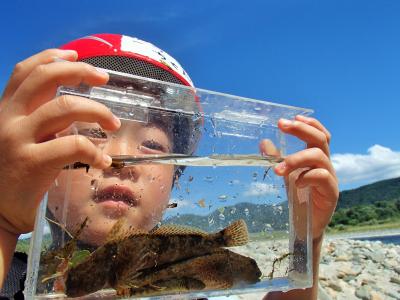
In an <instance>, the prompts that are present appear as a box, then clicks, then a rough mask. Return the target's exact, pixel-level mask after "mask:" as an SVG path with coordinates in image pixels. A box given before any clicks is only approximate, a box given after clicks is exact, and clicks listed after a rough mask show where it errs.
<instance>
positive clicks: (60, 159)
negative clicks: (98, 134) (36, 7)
mask: <svg viewBox="0 0 400 300" xmlns="http://www.w3.org/2000/svg"><path fill="white" fill-rule="evenodd" d="M55 57H58V58H62V59H64V60H69V61H71V62H54V58H55ZM76 58H77V54H76V52H75V51H64V50H58V49H52V50H46V51H44V52H41V53H39V54H37V55H34V56H32V57H30V58H28V59H26V60H24V61H22V62H20V63H18V64H17V65H16V66H15V69H14V71H13V73H12V76H11V78H10V80H9V82H8V85H7V87H6V88H5V90H4V93H3V96H2V99H1V102H0V153H1V156H0V229H3V230H6V231H8V232H10V233H12V234H16V235H18V234H20V233H25V232H29V231H31V230H32V229H33V225H34V219H35V215H36V210H37V207H38V205H39V203H40V200H41V199H42V197H43V196H44V194H45V193H46V191H47V190H48V188H49V187H50V185H51V184H52V183H53V182H54V180H55V178H56V177H57V175H58V174H59V172H60V171H61V170H62V168H63V167H64V166H66V165H68V164H70V163H73V162H75V161H80V162H83V163H87V164H90V165H91V166H93V167H97V168H106V167H108V166H109V165H110V164H111V158H110V157H108V156H105V155H103V153H102V151H101V150H100V149H98V148H96V146H94V144H92V143H91V142H90V141H89V140H88V139H86V138H85V137H83V136H79V135H71V136H64V137H59V138H55V135H56V134H57V133H58V132H60V131H62V130H63V129H65V128H67V127H68V126H69V125H71V124H72V123H73V122H74V121H83V122H93V123H96V122H97V123H99V124H100V125H101V126H102V127H103V128H104V129H107V130H116V129H118V127H119V126H120V123H119V120H118V119H116V118H115V117H114V116H113V114H112V113H111V111H110V110H109V109H108V108H106V107H105V106H104V105H102V104H99V103H97V102H95V101H91V100H88V99H86V98H81V97H75V96H62V97H57V98H54V96H55V93H56V90H57V87H58V86H60V85H69V86H73V85H79V84H80V83H81V82H84V83H86V84H88V85H102V84H105V83H106V82H107V80H108V75H107V74H105V73H101V72H99V71H97V70H96V69H95V68H94V67H92V66H90V65H88V64H84V63H79V62H73V61H75V60H76Z"/></svg>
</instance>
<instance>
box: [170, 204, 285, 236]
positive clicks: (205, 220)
mask: <svg viewBox="0 0 400 300" xmlns="http://www.w3.org/2000/svg"><path fill="white" fill-rule="evenodd" d="M238 219H244V220H245V221H246V223H247V227H248V230H249V232H261V231H269V230H287V229H288V225H287V223H288V221H289V208H288V204H287V201H285V202H282V203H281V204H277V205H266V204H252V203H248V202H242V203H238V204H236V205H232V206H226V207H225V208H224V210H223V211H222V212H221V211H220V210H215V211H213V212H212V213H210V214H209V215H207V216H199V215H193V214H184V215H180V216H173V217H170V218H168V219H167V220H165V222H164V223H167V224H168V223H173V224H181V225H185V226H190V227H196V228H200V229H203V230H205V231H217V230H220V229H222V228H224V227H226V226H228V225H229V224H230V223H232V222H233V221H235V220H238Z"/></svg>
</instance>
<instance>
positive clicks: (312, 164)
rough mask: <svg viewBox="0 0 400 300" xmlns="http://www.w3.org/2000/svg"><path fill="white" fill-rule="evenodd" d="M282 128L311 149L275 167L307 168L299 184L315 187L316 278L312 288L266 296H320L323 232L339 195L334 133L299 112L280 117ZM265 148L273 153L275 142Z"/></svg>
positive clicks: (281, 171) (285, 170) (282, 170)
mask: <svg viewBox="0 0 400 300" xmlns="http://www.w3.org/2000/svg"><path fill="white" fill-rule="evenodd" d="M278 126H279V128H280V129H281V130H282V131H283V132H285V133H288V134H291V135H294V136H296V137H298V138H300V139H301V140H303V141H305V142H306V143H307V149H305V150H303V151H299V152H297V153H294V154H292V155H288V156H287V157H286V158H285V160H284V161H283V162H282V163H280V164H279V165H277V166H276V167H275V173H276V174H277V175H281V176H289V174H290V173H291V172H292V171H294V170H297V169H303V168H305V171H303V172H302V173H301V174H300V176H299V177H298V179H297V180H296V182H295V184H296V186H297V187H298V188H303V187H306V186H308V187H310V188H311V201H312V212H313V228H312V234H313V279H314V284H313V286H312V288H310V289H305V290H292V291H289V292H287V293H283V292H273V293H269V294H268V295H267V296H266V297H265V300H273V299H280V300H282V299H299V300H301V299H307V300H311V299H315V300H316V299H317V292H318V267H319V259H320V252H321V245H322V240H323V233H324V230H325V228H326V226H327V225H328V224H329V222H330V219H331V217H332V214H333V212H334V210H335V207H336V203H337V200H338V198H339V189H338V181H337V178H336V174H335V170H334V168H333V166H332V163H331V161H330V158H329V154H330V153H329V142H330V137H331V136H330V133H329V132H328V131H327V130H326V128H325V127H324V126H323V125H322V124H321V123H320V122H319V121H318V120H316V119H313V118H307V117H303V116H297V117H296V120H295V121H288V120H280V121H279V123H278ZM260 147H261V151H262V152H265V153H267V154H268V153H269V154H273V153H271V152H274V149H273V148H274V147H273V145H271V144H269V143H264V144H261V146H260Z"/></svg>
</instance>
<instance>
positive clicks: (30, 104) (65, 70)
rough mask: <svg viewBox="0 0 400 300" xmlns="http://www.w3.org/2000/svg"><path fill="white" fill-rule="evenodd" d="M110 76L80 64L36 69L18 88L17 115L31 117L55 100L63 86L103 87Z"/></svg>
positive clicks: (16, 99) (15, 97)
mask: <svg viewBox="0 0 400 300" xmlns="http://www.w3.org/2000/svg"><path fill="white" fill-rule="evenodd" d="M107 81H108V74H107V73H103V72H100V71H98V70H97V69H96V68H94V67H93V66H91V65H89V64H86V63H80V62H73V63H71V62H55V63H51V64H47V65H40V66H38V67H36V68H35V69H34V70H33V71H32V72H31V73H30V74H29V75H28V77H27V78H26V80H25V81H24V82H23V83H22V84H21V85H20V86H19V87H18V89H17V90H16V92H15V94H14V96H13V99H15V101H16V105H18V107H17V108H16V110H17V113H20V114H24V115H29V114H30V113H31V112H32V111H34V110H35V109H36V108H37V107H39V106H40V105H42V104H43V103H45V102H47V101H49V100H50V99H52V98H54V95H55V94H56V91H57V88H58V87H59V86H61V85H67V86H75V85H79V84H80V83H86V84H88V85H102V84H105V83H106V82H107Z"/></svg>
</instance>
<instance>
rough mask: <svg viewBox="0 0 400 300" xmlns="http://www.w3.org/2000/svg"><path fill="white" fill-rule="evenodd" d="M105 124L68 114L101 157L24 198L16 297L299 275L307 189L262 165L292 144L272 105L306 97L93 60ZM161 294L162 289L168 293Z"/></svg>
mask: <svg viewBox="0 0 400 300" xmlns="http://www.w3.org/2000/svg"><path fill="white" fill-rule="evenodd" d="M107 72H109V73H110V81H109V83H108V84H107V85H106V86H102V87H88V86H83V85H82V86H79V87H72V88H71V87H60V88H59V91H58V94H60V95H62V94H71V95H79V96H83V97H87V98H90V99H93V100H96V101H99V102H101V103H103V104H105V105H106V106H107V107H109V108H110V109H111V110H112V111H113V113H114V114H115V115H117V116H118V117H119V118H120V119H121V121H122V126H121V128H120V130H118V131H117V132H112V133H111V132H107V131H104V130H103V129H101V127H100V126H99V125H98V124H91V123H81V122H80V123H78V122H76V123H74V124H73V125H72V126H70V127H69V128H67V129H66V130H64V131H63V132H60V133H59V135H60V136H62V135H70V134H81V135H85V136H86V137H87V138H89V139H90V140H91V141H92V142H93V143H94V144H96V145H97V146H98V147H101V148H102V149H103V151H104V152H106V153H108V154H110V155H111V156H112V157H113V165H112V167H110V168H108V169H106V170H98V169H94V168H92V167H90V166H86V165H83V164H80V163H79V162H77V163H75V164H74V165H71V166H66V168H65V169H64V170H63V171H62V172H61V173H60V175H59V177H58V178H57V180H56V181H55V182H54V184H53V186H52V187H51V189H50V190H49V191H48V193H47V195H46V197H45V199H44V200H43V201H42V204H41V206H40V208H39V210H38V216H37V220H36V225H35V231H34V233H33V235H32V241H31V249H30V255H29V264H28V274H27V282H26V290H25V295H26V296H27V297H28V298H36V299H45V298H51V299H53V298H66V297H83V298H84V299H91V298H103V297H104V298H111V299H112V298H120V297H122V298H136V297H139V298H146V297H157V298H163V297H171V295H177V294H179V295H180V296H179V297H181V298H183V299H186V298H188V299H189V298H201V297H212V296H221V295H232V294H236V295H239V294H247V293H252V294H254V293H260V297H261V295H264V294H266V293H267V292H268V291H272V290H290V289H293V288H306V287H310V286H311V285H312V264H311V262H312V259H311V257H312V253H311V251H312V248H311V235H310V230H311V215H310V206H309V193H308V190H307V189H301V190H297V189H296V188H295V186H294V179H295V178H296V176H297V175H298V174H299V172H300V170H298V171H297V172H293V173H292V174H291V175H290V176H289V178H286V179H285V178H282V177H279V176H276V175H275V174H274V172H273V170H272V169H271V167H273V166H274V165H275V164H276V163H279V162H280V161H281V160H282V158H283V157H284V156H285V155H288V154H290V153H294V152H296V151H299V150H301V149H303V148H304V143H303V142H301V141H300V140H298V139H296V138H293V137H291V136H288V135H285V134H282V132H280V130H279V129H278V128H277V122H278V119H279V118H287V119H293V118H294V116H295V115H297V114H302V115H309V114H310V113H312V111H311V110H309V109H302V108H296V107H291V106H286V105H280V104H275V103H270V102H265V101H258V100H252V99H246V98H241V97H237V96H232V95H226V94H221V93H216V92H211V91H206V90H201V89H193V88H188V87H184V86H181V85H176V84H171V83H166V82H162V81H157V80H151V79H146V78H142V77H137V76H131V75H126V74H122V73H116V72H112V71H107ZM174 297H175V296H174Z"/></svg>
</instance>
